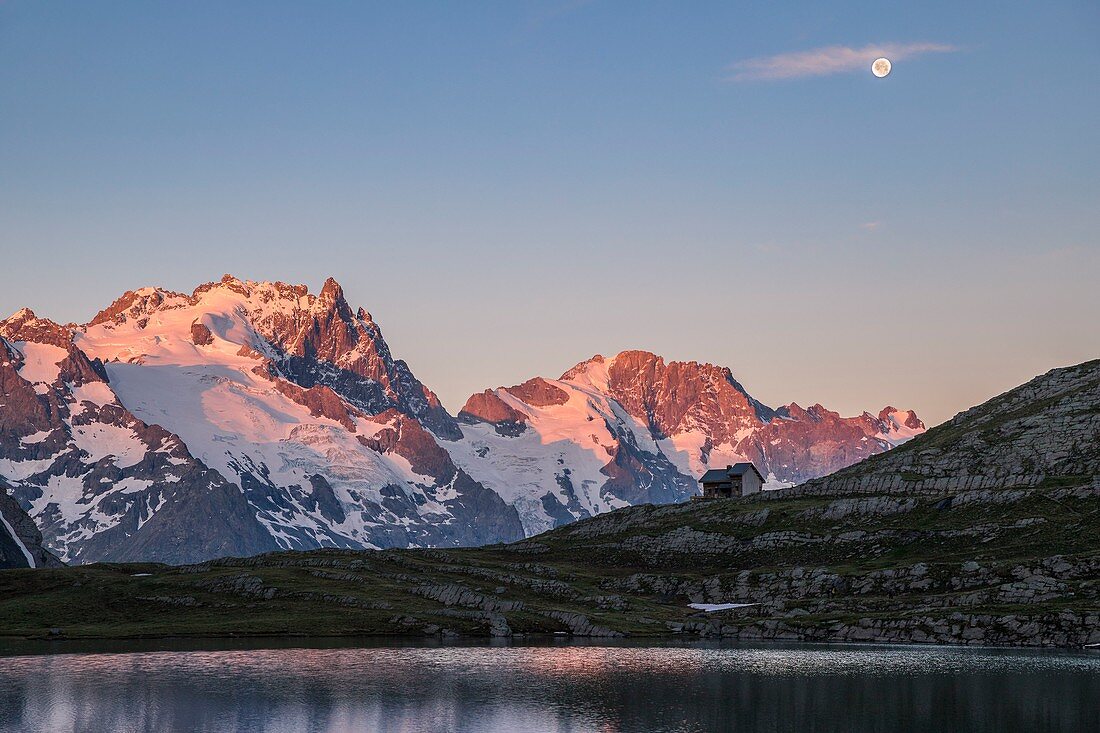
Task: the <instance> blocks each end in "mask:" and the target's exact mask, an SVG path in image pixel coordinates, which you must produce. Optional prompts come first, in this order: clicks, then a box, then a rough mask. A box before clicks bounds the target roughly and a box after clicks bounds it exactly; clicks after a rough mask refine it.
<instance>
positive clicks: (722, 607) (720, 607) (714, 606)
mask: <svg viewBox="0 0 1100 733" xmlns="http://www.w3.org/2000/svg"><path fill="white" fill-rule="evenodd" d="M759 605H760V604H759V603H689V604H688V608H694V609H695V610H696V611H706V612H707V613H710V612H711V611H728V610H730V609H731V608H747V607H748V606H759Z"/></svg>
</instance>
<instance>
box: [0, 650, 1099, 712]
mask: <svg viewBox="0 0 1100 733" xmlns="http://www.w3.org/2000/svg"><path fill="white" fill-rule="evenodd" d="M718 730H738V731H739V730H749V731H756V730H763V731H786V730H792V731H794V730H797V731H800V732H813V731H850V730H866V731H884V732H885V731H890V732H893V731H937V732H938V731H962V730H967V731H1029V732H1030V731H1042V730H1064V731H1076V730H1080V731H1090V730H1093V731H1094V730H1100V654H1097V653H1090V652H1082V653H1056V652H1020V651H1007V650H992V649H947V648H942V647H881V646H880V647H868V646H861V647H854V646H848V647H829V646H811V645H802V646H798V645H786V646H766V647H765V646H755V647H754V646H732V645H725V646H722V645H675V646H630V645H618V646H595V645H583V646H581V645H576V646H575V645H566V644H556V645H544V646H508V647H488V646H458V647H448V646H436V647H416V646H403V647H370V648H339V647H337V648H297V649H221V650H219V649H207V650H194V651H141V652H134V653H98V654H95V653H79V654H48V655H37V656H14V657H0V731H4V732H5V733H6V732H7V731H51V732H53V731H96V732H97V733H98V732H100V731H142V732H145V731H149V732H152V731H314V732H317V733H322V732H324V733H336V732H341V731H380V732H393V733H420V732H424V733H429V732H431V733H435V732H436V731H469V732H471V733H473V732H478V733H482V732H484V733H489V732H496V731H501V732H504V731H507V732H509V733H513V732H517V731H539V732H540V733H541V732H543V731H547V732H553V731H561V732H569V733H584V732H587V731H593V732H599V733H614V732H618V731H623V732H626V731H718Z"/></svg>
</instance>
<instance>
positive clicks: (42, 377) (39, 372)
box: [13, 341, 69, 394]
mask: <svg viewBox="0 0 1100 733" xmlns="http://www.w3.org/2000/svg"><path fill="white" fill-rule="evenodd" d="M13 346H15V348H16V349H17V350H18V351H19V353H20V354H22V355H23V365H22V366H21V367H19V376H20V377H22V378H23V379H25V380H27V381H28V382H30V383H31V384H33V385H35V392H38V393H39V394H45V392H46V391H48V390H45V389H44V390H43V391H39V389H40V387H42V386H44V385H51V384H53V383H54V382H56V381H57V378H58V376H60V374H61V367H60V362H62V361H64V360H65V357H67V356H68V355H69V352H68V351H66V350H65V349H62V348H61V347H60V346H51V345H50V344H37V343H34V342H33V341H16V342H15V343H14V344H13Z"/></svg>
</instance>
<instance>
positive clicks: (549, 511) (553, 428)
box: [452, 351, 925, 534]
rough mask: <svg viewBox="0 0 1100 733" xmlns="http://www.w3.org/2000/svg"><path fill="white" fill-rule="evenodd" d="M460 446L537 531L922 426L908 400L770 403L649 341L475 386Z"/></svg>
mask: <svg viewBox="0 0 1100 733" xmlns="http://www.w3.org/2000/svg"><path fill="white" fill-rule="evenodd" d="M458 417H459V420H460V421H461V422H463V432H464V434H465V437H466V440H464V441H463V442H462V443H461V444H460V445H459V446H457V449H456V450H454V451H452V453H453V455H454V456H455V460H456V462H457V463H458V464H459V465H460V466H462V467H463V468H464V469H465V470H466V471H467V472H469V473H470V475H471V476H473V477H474V478H476V479H477V480H479V481H481V482H482V483H484V484H485V485H486V486H488V487H490V488H492V489H494V490H495V491H497V492H498V493H500V494H501V495H502V496H504V497H505V498H506V499H507V500H508V501H509V503H511V504H513V505H514V506H516V508H517V509H519V512H520V516H521V517H522V518H523V521H524V526H525V527H526V529H527V531H528V533H529V534H533V533H537V532H539V531H543V530H546V529H550V528H551V527H554V526H559V525H561V524H564V523H567V522H570V521H573V520H575V519H579V518H583V517H588V516H593V515H595V514H598V513H601V512H604V511H608V510H610V509H615V508H618V507H623V506H630V505H635V504H645V503H654V504H667V503H672V502H679V501H683V500H685V499H687V498H688V497H690V496H692V495H694V494H696V493H698V483H697V481H698V478H699V476H701V475H702V474H703V473H704V472H705V471H706V470H707V468H709V467H723V466H726V465H729V464H732V463H738V462H740V461H752V462H753V463H754V464H755V465H756V466H757V468H758V469H759V470H760V471H761V473H762V474H763V475H764V476H765V477H767V479H768V483H769V487H770V488H778V487H781V486H790V485H792V484H795V483H799V482H802V481H805V480H807V479H810V478H815V477H818V476H824V475H826V474H828V473H831V472H833V471H836V470H837V469H840V468H843V467H845V466H849V465H851V464H853V463H856V462H857V461H860V460H863V459H864V458H866V457H868V456H871V455H874V454H876V453H881V452H883V451H885V450H888V449H890V448H892V447H893V446H895V445H899V444H901V443H903V442H905V441H907V440H909V439H910V438H912V437H913V436H915V435H918V434H920V433H922V432H923V431H924V429H925V427H924V423H923V422H921V421H920V419H919V418H918V417H917V416H916V414H915V413H913V412H912V411H911V410H897V409H895V408H893V407H885V408H883V409H882V410H881V411H880V412H879V413H878V414H877V415H872V414H869V413H866V412H865V413H863V414H862V415H859V416H857V417H841V416H840V415H839V414H837V413H835V412H832V411H830V410H827V409H825V408H824V407H822V406H821V405H819V404H816V405H813V406H811V407H809V408H805V409H804V408H802V407H799V406H798V405H797V404H793V403H792V404H789V405H786V406H783V407H780V408H778V409H772V408H770V407H768V406H766V405H764V404H762V403H760V402H759V401H757V400H755V399H753V398H752V397H751V396H750V395H749V393H748V392H747V391H746V390H745V388H744V387H742V386H741V384H740V383H739V382H738V381H737V380H736V379H734V377H733V374H732V373H731V372H730V370H729V369H728V368H726V367H718V366H714V365H711V364H699V363H697V362H678V361H673V362H666V361H665V360H664V359H662V358H661V357H660V356H657V355H656V354H651V353H649V352H646V351H624V352H622V353H620V354H618V355H617V356H614V357H611V358H604V357H603V356H599V355H597V356H594V357H592V358H591V359H588V360H587V361H584V362H581V363H580V364H577V365H576V366H575V367H573V368H572V369H570V370H568V371H567V372H566V373H565V374H563V375H562V376H561V377H560V378H559V379H544V378H542V377H535V378H533V379H530V380H528V381H526V382H524V383H523V384H519V385H516V386H514V387H501V388H498V389H494V390H486V391H485V392H482V393H480V394H476V395H474V396H472V397H471V398H470V399H469V400H468V401H467V402H466V405H465V407H464V408H463V409H462V411H461V412H460V413H459V415H458Z"/></svg>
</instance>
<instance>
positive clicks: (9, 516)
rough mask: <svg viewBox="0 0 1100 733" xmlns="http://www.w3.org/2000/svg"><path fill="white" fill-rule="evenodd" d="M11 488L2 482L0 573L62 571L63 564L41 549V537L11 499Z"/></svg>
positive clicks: (0, 485) (0, 496)
mask: <svg viewBox="0 0 1100 733" xmlns="http://www.w3.org/2000/svg"><path fill="white" fill-rule="evenodd" d="M10 488H11V487H9V486H7V485H6V484H5V483H4V482H3V481H0V570H2V569H5V568H28V567H29V568H47V567H60V566H61V562H60V561H59V560H58V559H57V558H56V557H54V556H53V555H51V554H50V553H49V551H47V550H46V548H45V547H43V546H42V533H41V532H39V531H38V527H37V526H35V523H34V520H33V519H31V518H30V517H29V516H28V515H27V513H26V512H25V511H23V508H22V507H21V506H19V503H18V502H17V501H16V500H15V499H13V498H12V497H11V496H9V494H8V491H9V490H10Z"/></svg>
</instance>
